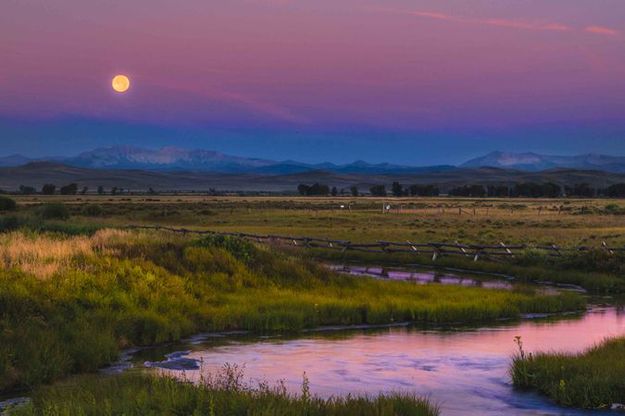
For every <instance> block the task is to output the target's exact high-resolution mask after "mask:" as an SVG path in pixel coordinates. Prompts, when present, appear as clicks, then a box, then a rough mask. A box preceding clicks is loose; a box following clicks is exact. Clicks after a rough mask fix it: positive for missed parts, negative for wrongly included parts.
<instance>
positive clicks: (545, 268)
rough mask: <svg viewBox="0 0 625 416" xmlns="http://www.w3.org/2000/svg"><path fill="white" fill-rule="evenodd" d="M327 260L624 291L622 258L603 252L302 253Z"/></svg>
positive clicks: (602, 291) (600, 292)
mask: <svg viewBox="0 0 625 416" xmlns="http://www.w3.org/2000/svg"><path fill="white" fill-rule="evenodd" d="M305 255H306V256H308V257H310V258H315V259H319V260H323V261H328V262H340V263H343V262H348V263H354V264H359V265H382V266H384V265H402V266H404V267H406V266H409V265H415V264H418V265H420V266H421V267H427V268H431V269H437V268H440V269H446V268H451V269H463V270H464V271H466V272H467V273H471V272H477V273H487V274H490V275H497V276H509V277H514V279H515V281H517V282H519V283H523V282H525V283H550V284H556V285H558V284H559V285H575V286H579V287H581V288H583V289H585V290H587V291H588V292H589V293H591V294H598V295H616V294H623V293H625V278H623V277H622V271H621V265H622V264H625V257H624V256H623V255H621V254H609V253H604V252H588V253H575V254H571V255H567V256H562V257H561V258H552V257H545V256H537V255H536V253H533V252H531V251H530V252H527V253H523V254H521V255H517V256H515V258H513V259H508V260H506V261H488V260H482V261H477V262H476V261H473V258H472V257H471V256H467V257H461V256H439V257H438V258H437V259H436V260H435V261H434V260H432V257H431V256H425V255H419V254H418V253H363V252H345V253H340V252H337V251H330V250H325V249H312V250H308V251H307V252H306V254H305Z"/></svg>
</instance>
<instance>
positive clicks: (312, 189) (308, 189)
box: [297, 183, 330, 196]
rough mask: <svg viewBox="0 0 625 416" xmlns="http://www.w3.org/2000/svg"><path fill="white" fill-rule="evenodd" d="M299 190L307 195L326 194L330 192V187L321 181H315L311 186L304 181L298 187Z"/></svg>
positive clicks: (301, 193)
mask: <svg viewBox="0 0 625 416" xmlns="http://www.w3.org/2000/svg"><path fill="white" fill-rule="evenodd" d="M297 191H298V192H299V193H300V195H305V196H324V195H328V194H329V193H330V187H329V186H328V185H323V184H320V183H314V184H312V185H310V186H308V185H306V184H303V183H302V184H299V186H298V187H297Z"/></svg>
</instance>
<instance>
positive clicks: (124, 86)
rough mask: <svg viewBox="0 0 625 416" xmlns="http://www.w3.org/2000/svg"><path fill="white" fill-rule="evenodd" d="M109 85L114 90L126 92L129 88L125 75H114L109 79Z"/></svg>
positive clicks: (128, 81)
mask: <svg viewBox="0 0 625 416" xmlns="http://www.w3.org/2000/svg"><path fill="white" fill-rule="evenodd" d="M111 86H112V87H113V89H114V90H115V91H116V92H119V93H122V92H126V91H128V88H130V80H129V79H128V77H127V76H126V75H115V76H114V77H113V81H111Z"/></svg>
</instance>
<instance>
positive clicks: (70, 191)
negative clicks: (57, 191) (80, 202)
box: [61, 183, 78, 195]
mask: <svg viewBox="0 0 625 416" xmlns="http://www.w3.org/2000/svg"><path fill="white" fill-rule="evenodd" d="M77 192H78V185H76V184H75V183H70V184H69V185H66V186H62V187H61V195H76V193H77Z"/></svg>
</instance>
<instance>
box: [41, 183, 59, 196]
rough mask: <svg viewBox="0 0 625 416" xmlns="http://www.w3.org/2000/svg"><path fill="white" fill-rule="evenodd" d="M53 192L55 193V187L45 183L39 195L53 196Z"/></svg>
mask: <svg viewBox="0 0 625 416" xmlns="http://www.w3.org/2000/svg"><path fill="white" fill-rule="evenodd" d="M55 192H56V185H53V184H51V183H47V184H45V185H43V187H42V188H41V193H42V194H44V195H54V193H55Z"/></svg>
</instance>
